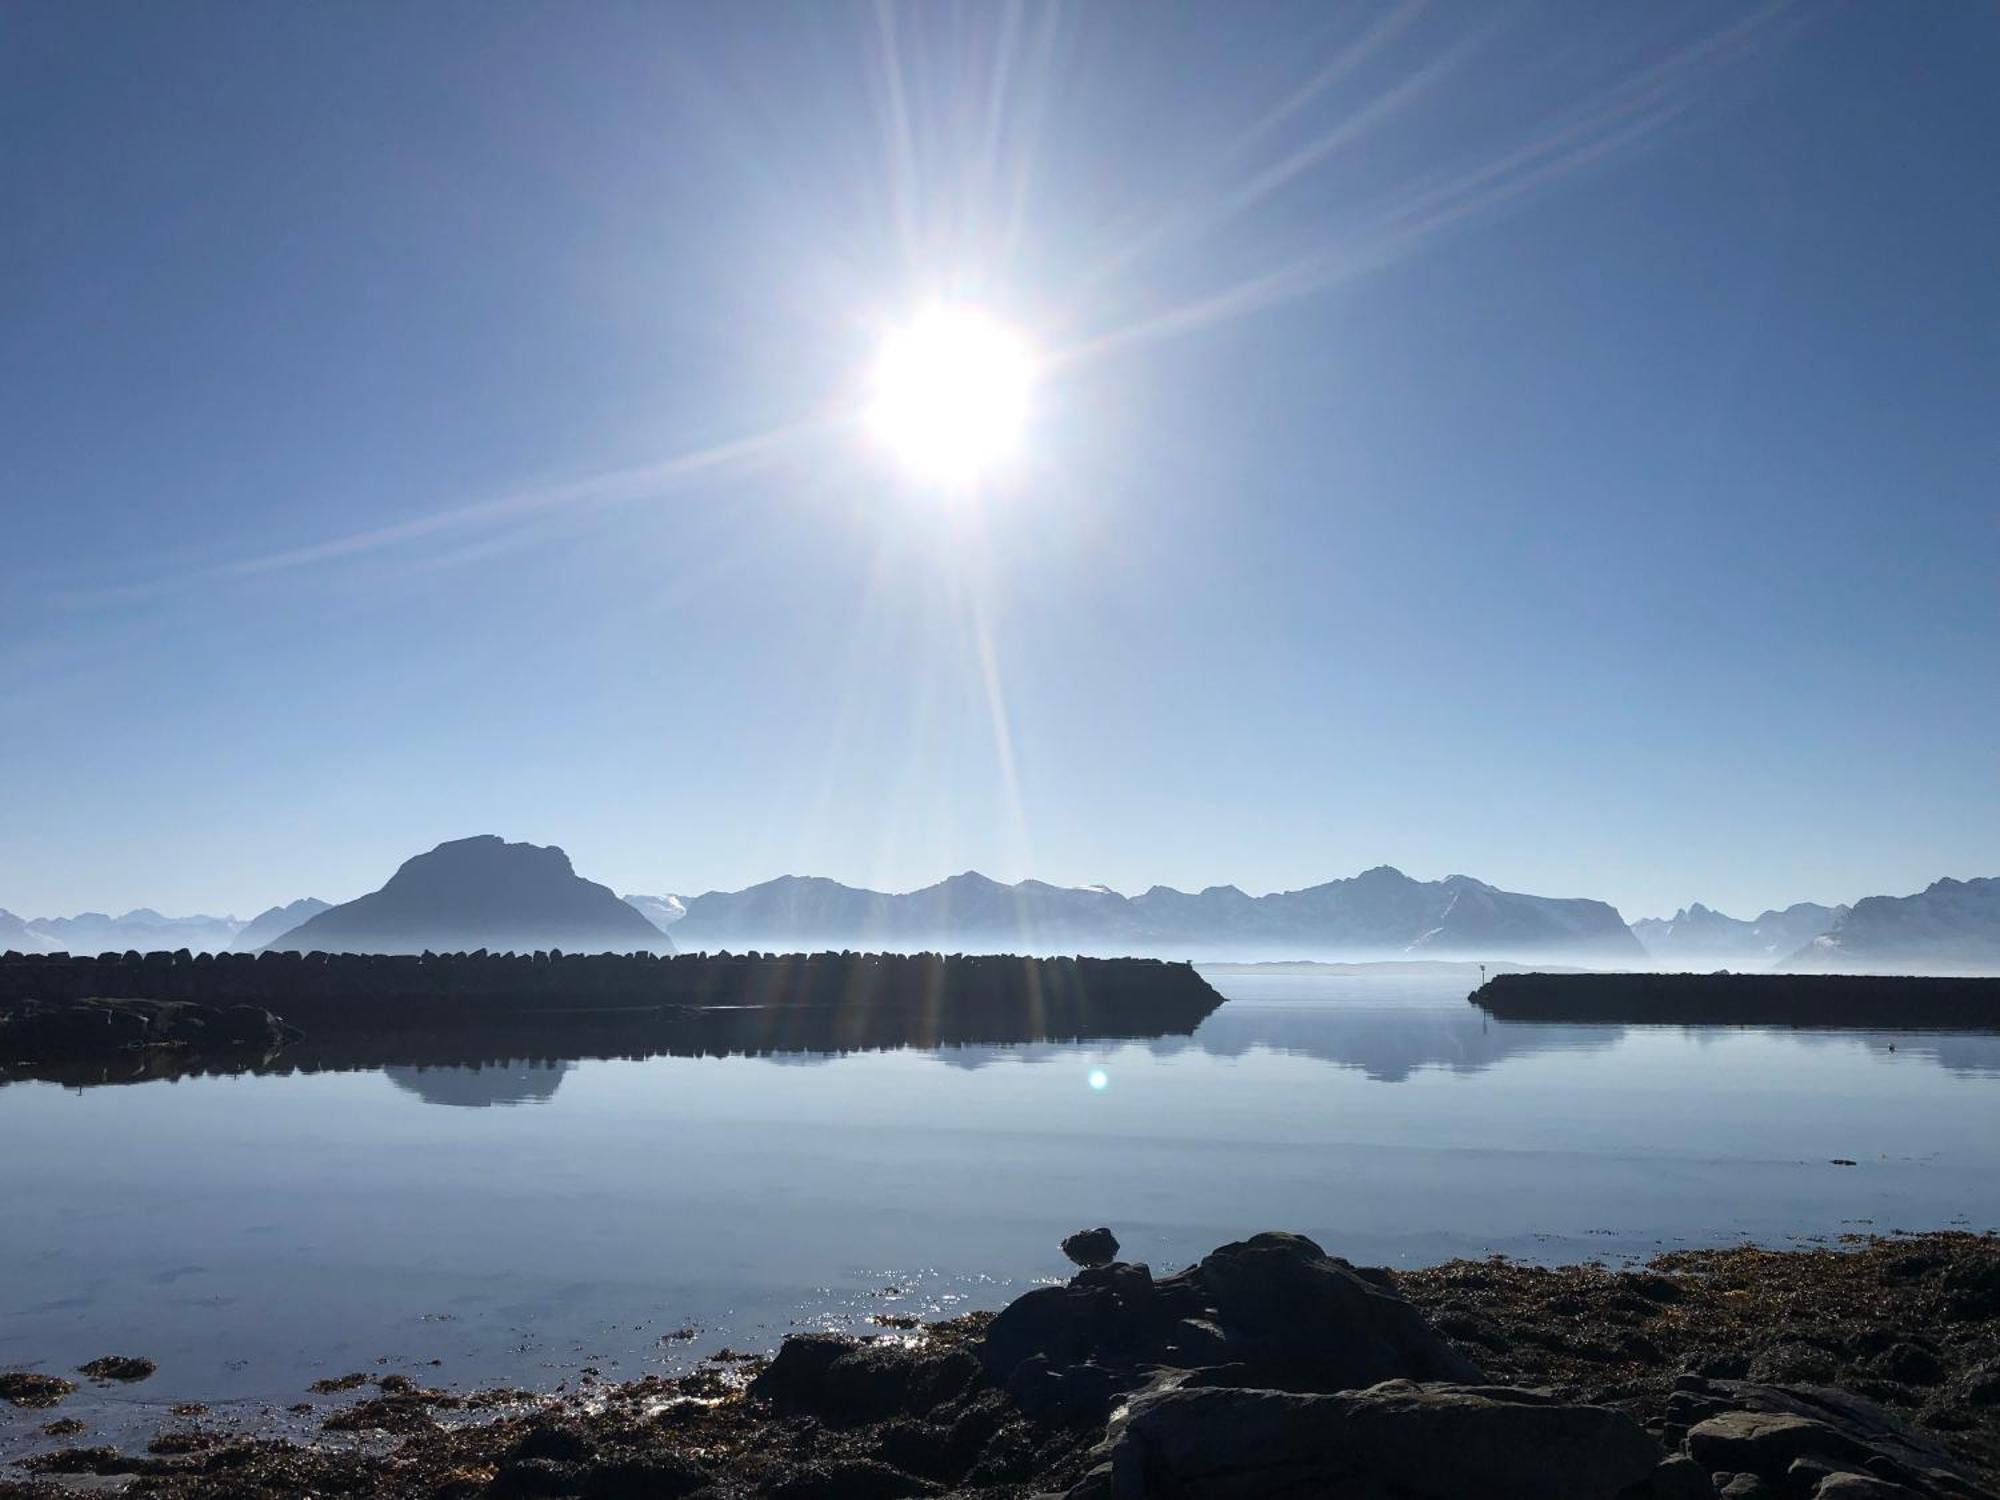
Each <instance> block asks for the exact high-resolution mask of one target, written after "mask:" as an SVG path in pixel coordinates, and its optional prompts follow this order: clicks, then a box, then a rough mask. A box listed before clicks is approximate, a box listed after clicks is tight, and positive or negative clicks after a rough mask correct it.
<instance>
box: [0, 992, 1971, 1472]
mask: <svg viewBox="0 0 2000 1500" xmlns="http://www.w3.org/2000/svg"><path fill="white" fill-rule="evenodd" d="M1217 984H1218V988H1220V989H1221V990H1222V991H1223V993H1224V994H1226V995H1228V996H1229V997H1230V1003H1229V1004H1227V1005H1225V1006H1223V1007H1222V1008H1221V1009H1220V1010H1218V1011H1217V1012H1216V1013H1215V1014H1214V1015H1213V1016H1211V1017H1210V1018H1209V1019H1208V1021H1207V1022H1206V1023H1204V1024H1203V1025H1202V1027H1201V1028H1200V1030H1199V1031H1198V1032H1196V1033H1195V1035H1194V1036H1193V1037H1191V1038H1190V1037H1185V1036H1183V1037H1177V1038H1163V1039H1159V1040H1155V1041H1151V1042H1138V1043H1134V1042H1126V1043H1107V1044H1102V1045H1092V1044H1088V1043H1083V1044H1053V1043H1047V1044H1031V1045H1021V1046H1012V1047H981V1048H972V1047H967V1048H947V1049H943V1050H939V1051H914V1050H911V1051H896V1052H873V1053H855V1054H848V1055H844V1056H825V1055H813V1054H801V1055H792V1056H786V1057H762V1058H749V1057H701V1058H677V1057H657V1058H652V1059H649V1060H646V1061H621V1060H603V1061H595V1060H585V1061H577V1062H564V1063H556V1064H551V1065H533V1064H516V1065H511V1066H507V1067H498V1068H486V1069H478V1070H474V1069H467V1068H437V1069H428V1070H426V1069H417V1068H394V1069H385V1070H375V1071H366V1072H353V1073H320V1074H313V1075H297V1076H282V1075H277V1076H248V1075H246V1076H239V1077H208V1078H190V1079H182V1080H180V1081H176V1082H151V1083H143V1084H136V1085H129V1086H122V1087H107V1088H93V1089H86V1090H72V1089H65V1088H63V1087H60V1086H57V1085H53V1084H44V1083H21V1084H14V1085H11V1086H7V1087H0V1143H4V1146H5V1149H4V1151H0V1205H4V1208H0V1226H4V1230H0V1368H20V1367H35V1368H41V1369H45V1370H49V1371H55V1372H63V1371H67V1370H69V1369H70V1368H72V1367H74V1366H75V1365H77V1364H79V1363H81V1362H82V1361H83V1360H86V1359H89V1358H91V1357H93V1356H95V1355H99V1354H104V1353H107V1352H118V1353H130V1354H143V1355H146V1356H149V1357H151V1358H153V1359H155V1360H157V1361H158V1362H159V1365H160V1370H159V1373H158V1375H157V1376H155V1377H154V1378H153V1379H152V1380H150V1381H148V1382H146V1383H145V1384H143V1385H141V1386H136V1387H131V1388H127V1389H123V1390H119V1391H117V1392H103V1393H99V1394H97V1395H96V1396H95V1397H92V1396H90V1395H89V1394H86V1396H84V1397H82V1398H78V1400H76V1401H73V1402H71V1403H66V1404H65V1406H64V1407H63V1408H62V1410H63V1411H64V1412H68V1411H71V1410H77V1411H79V1412H84V1413H86V1414H87V1413H88V1411H89V1410H90V1406H89V1403H90V1401H91V1400H93V1399H94V1400H95V1401H96V1402H97V1409H98V1410H99V1411H102V1410H103V1409H104V1408H105V1406H106V1403H107V1402H123V1401H128V1400H129V1401H132V1402H137V1403H140V1406H141V1407H142V1408H150V1407H153V1406H155V1405H156V1404H157V1403H163V1402H167V1401H172V1400H179V1399H186V1398H190V1397H201V1398H203V1399H209V1400H214V1399H234V1400H238V1401H244V1402H250V1403H258V1402H269V1403H273V1404H280V1405H281V1404H283V1403H286V1402H290V1401H294V1400H297V1399H299V1397H300V1396H301V1395H302V1394H303V1388H304V1386H305V1385H306V1384H307V1383H308V1382H309V1381H311V1380H313V1379H315V1378H318V1377H320V1376H324V1375H334V1374H340V1373H342V1372H344V1371H347V1370H356V1369H365V1370H368V1371H371V1372H378V1373H379V1372H385V1371H389V1370H401V1371H407V1372H411V1373H414V1374H417V1375H418V1376H419V1377H420V1378H421V1379H423V1380H424V1381H425V1382H426V1383H433V1384H444V1385H451V1386H457V1387H460V1388H470V1387H475V1386H484V1385H491V1384H495V1383H500V1382H514V1383H521V1384H527V1385H535V1386H543V1387H548V1386H553V1385H554V1384H555V1383H556V1382H557V1381H558V1380H565V1379H569V1380H573V1379H574V1378H575V1377H576V1375H577V1373H578V1372H579V1370H580V1369H582V1368H583V1367H584V1366H594V1367H596V1368H597V1369H598V1370H601V1371H602V1372H603V1373H604V1375H605V1376H606V1377H607V1378H629V1377H632V1376H636V1375H638V1374H641V1373H643V1372H645V1371H647V1370H660V1369H665V1368H669V1367H676V1366H683V1365H685V1364H686V1363H688V1362H689V1361H690V1360H691V1359H692V1358H694V1357H696V1356H698V1355H701V1354H707V1353H710V1352H713V1351H714V1350H716V1349H718V1348H720V1347H721V1346H723V1345H725V1344H726V1345H731V1346H734V1347H736V1348H738V1349H751V1350H762V1349H766V1348H769V1347H771V1346H772V1345H774V1344H775V1343H776V1342H777V1340H778V1339H780V1338H781V1337H782V1336H783V1335H784V1334H785V1333H786V1332H787V1331H788V1330H790V1329H792V1328H794V1327H797V1326H831V1327H861V1328H865V1327H867V1326H868V1319H869V1318H870V1316H871V1315H873V1314H876V1313H883V1312H916V1313H920V1314H923V1315H930V1316H934V1315H937V1314H939V1313H943V1312H948V1311H952V1310H962V1309H965V1308H969V1307H977V1306H992V1305H997V1304H999V1303H1001V1302H1004V1301H1005V1300H1006V1299H1007V1298H1009V1297H1010V1296H1012V1295H1013V1294H1015V1293H1016V1292H1018V1291H1019V1290H1020V1289H1021V1288H1022V1287H1024V1286H1026V1285H1028V1284H1029V1283H1031V1282H1032V1281H1033V1280H1035V1279H1038V1278H1046V1277H1050V1276H1055V1275H1059V1274H1061V1273H1062V1271H1063V1269H1064V1266H1063V1262H1062V1260H1061V1258H1060V1256H1059V1255H1058V1254H1057V1253H1056V1251H1055V1248H1054V1247H1055V1243H1056V1241H1057V1239H1059V1238H1060V1236H1061V1235H1062V1234H1064V1233H1066V1232H1067V1231H1069V1230H1072V1229H1075V1228H1078V1227H1080V1226H1082V1225H1087V1224H1097V1223H1108V1224H1110V1225H1111V1226H1113V1228H1114V1229H1115V1230H1116V1231H1117V1233H1118V1235H1119V1237H1120V1239H1121V1240H1122V1241H1123V1242H1124V1245H1125V1253H1126V1254H1127V1255H1128V1256H1130V1257H1131V1258H1135V1259H1144V1260H1148V1261H1150V1262H1152V1263H1153V1264H1154V1266H1155V1267H1156V1268H1164V1267H1171V1266H1175V1265H1179V1264H1182V1263H1185V1262H1186V1261H1188V1260H1190V1259H1192V1258H1194V1257H1196V1256H1199V1255H1200V1254H1201V1253H1203V1252H1204V1251H1206V1250H1207V1249H1209V1248H1211V1247H1212V1246H1214V1245H1216V1244H1217V1243H1220V1242H1221V1241H1224V1240H1227V1239H1231V1238H1235V1237H1239V1236H1240V1235H1242V1234H1244V1233H1247V1232H1250V1231H1253V1230H1256V1229H1260V1228H1274V1227H1275V1228H1290V1229H1298V1230H1302V1231H1304V1232H1306V1233H1308V1234H1311V1235H1312V1236H1313V1237H1315V1238H1316V1239H1318V1240H1319V1241H1320V1242H1321V1243H1322V1244H1324V1245H1326V1246H1327V1247H1328V1248H1329V1249H1331V1250H1333V1251H1335V1252H1337V1253H1339V1254H1343V1255H1346V1256H1348V1257H1349V1258H1351V1259H1354V1260H1357V1261H1364V1262H1375V1263H1386V1264H1390V1265H1416V1264H1424V1263H1428V1262H1431V1261H1435V1260H1438V1259H1441V1258H1444V1257H1447V1256H1453V1255H1483V1254H1488V1253H1491V1252H1494V1251H1500V1252H1504V1253H1506V1254H1510V1255H1516V1256H1522V1257H1533V1258H1538V1259H1546V1260H1565V1259H1578V1258H1583V1257H1589V1256H1603V1257H1607V1258H1619V1257H1625V1256H1632V1255H1642V1254H1646V1253H1650V1252H1652V1251H1654V1250H1656V1249H1659V1248H1663V1247H1669V1246H1677V1245H1686V1244H1714V1243H1727V1242H1733V1241H1738V1240H1742V1239H1745V1238H1750V1239H1756V1240H1759V1241H1764V1242H1768V1243H1773V1244H1783V1243H1787V1242H1794V1241H1797V1240H1801V1239H1812V1238H1816V1237H1834V1236H1838V1235H1840V1234H1842V1233H1846V1232H1856V1231H1870V1230H1875V1231H1887V1230H1890V1229H1898V1228H1901V1229H1912V1230H1915V1229H1928V1228H1936V1227H1940V1226H1947V1225H1970V1226H1972V1227H1976V1228H1987V1227H1991V1226H1993V1225H1994V1224H1996V1223H2000V1036H1990V1035H1960V1034H1928V1035H1915V1034H1904V1033H1894V1032H1870V1033H1859V1032H1844V1033H1819V1032H1809V1031H1770V1030H1743V1029H1725V1028H1699V1029H1680V1028H1641V1027H1620V1026H1606V1027H1578V1026H1539V1025H1504V1024H1500V1023H1497V1022H1491V1021H1488V1020H1486V1019H1485V1018H1484V1016H1483V1015H1482V1013H1481V1012H1479V1011H1477V1010H1475V1009H1474V1008H1473V1007H1471V1006H1469V1005H1468V1004H1466V1002H1465V985H1464V983H1463V982H1462V981H1459V980H1438V979H1428V978H1427V979H1400V978H1399V979H1385V978H1379V977H1319V976H1296V975H1282V976H1251V977H1246V976H1240V975H1230V976H1222V977H1219V978H1218V980H1217ZM1836 1158H1838V1159H1843V1160H1850V1161H1852V1162H1854V1163H1855V1165H1852V1166H1838V1165H1834V1164H1833V1162H1834V1159H1836ZM683 1328H693V1329H694V1330H695V1336H694V1337H693V1338H692V1339H691V1340H688V1339H683V1340H675V1341H669V1342H662V1338H663V1336H664V1335H667V1334H670V1333H672V1332H674V1331H676V1330H681V1329H683ZM433 1360H435V1361H438V1362H439V1363H437V1364H436V1365H432V1364H431V1363H430V1362H431V1361H433ZM0 1412H6V1409H5V1408H0ZM45 1420H47V1414H26V1413H6V1414H5V1415H0V1445H4V1448H5V1449H6V1450H9V1451H19V1449H20V1445H21V1444H22V1443H23V1442H24V1441H27V1440H28V1437H29V1434H31V1433H32V1430H33V1427H34V1426H35V1425H36V1424H38V1423H39V1422H40V1421H45Z"/></svg>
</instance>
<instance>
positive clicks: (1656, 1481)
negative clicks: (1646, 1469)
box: [1646, 1453, 1715, 1500]
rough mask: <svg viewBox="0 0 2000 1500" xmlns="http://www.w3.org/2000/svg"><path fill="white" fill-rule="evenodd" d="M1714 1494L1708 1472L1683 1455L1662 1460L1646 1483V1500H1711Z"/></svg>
mask: <svg viewBox="0 0 2000 1500" xmlns="http://www.w3.org/2000/svg"><path fill="white" fill-rule="evenodd" d="M1714 1494H1715V1486H1714V1485H1713V1484H1711V1483H1710V1482H1709V1477H1708V1470H1706V1469H1704V1468H1703V1467H1702V1466H1701V1465H1700V1464H1698V1463H1696V1462H1695V1461H1694V1460H1693V1459H1691V1458H1689V1457H1688V1456H1687V1455H1686V1454H1685V1453H1676V1454H1674V1455H1673V1456H1672V1457H1670V1458H1667V1459H1664V1460H1663V1461H1662V1462H1661V1463H1659V1464H1658V1465H1657V1466H1656V1467H1655V1468H1654V1470H1653V1473H1652V1477H1651V1478H1650V1479H1648V1480H1647V1481H1646V1500H1711V1497H1712V1496H1713V1495H1714Z"/></svg>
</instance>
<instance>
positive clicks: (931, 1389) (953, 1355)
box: [750, 1334, 978, 1424]
mask: <svg viewBox="0 0 2000 1500" xmlns="http://www.w3.org/2000/svg"><path fill="white" fill-rule="evenodd" d="M977 1374H978V1366H977V1364H976V1363H975V1362H974V1361H973V1359H972V1357H971V1356H970V1355H968V1354H966V1353H964V1352H963V1351H962V1350H945V1351H932V1350H927V1349H922V1348H911V1347H909V1346H907V1345H903V1344H896V1343H886V1342H883V1341H881V1340H876V1339H865V1340H864V1339H853V1338H848V1337H845V1336H843V1335H839V1334H798V1335H794V1336H793V1337H791V1338H788V1339H786V1340H785V1342H784V1343H783V1345H781V1346H780V1347H779V1350H778V1353H777V1357H776V1358H774V1359H773V1360H772V1361H771V1363H770V1364H769V1365H768V1366H767V1367H766V1368H765V1369H764V1370H763V1372H762V1373H761V1374H759V1375H758V1376H757V1378H756V1379H755V1380H753V1381H752V1382H751V1383H750V1394H751V1395H753V1396H760V1397H763V1398H764V1399H766V1400H768V1401H770V1402H771V1403H772V1404H773V1405H775V1406H776V1407H778V1409H779V1410H781V1411H795V1412H810V1413H811V1414H813V1415H814V1416H817V1417H821V1418H823V1419H825V1420H827V1421H831V1422H835V1423H847V1424H851V1423H857V1422H880V1421H885V1420H887V1419H889V1418H891V1417H896V1416H901V1415H905V1414H916V1415H921V1414H922V1413H924V1412H927V1411H930V1410H932V1409H933V1408H935V1407H936V1406H938V1405H939V1404H940V1403H942V1402H944V1401H948V1400H950V1399H951V1398H952V1397H953V1396H955V1395H957V1394H958V1393H959V1392H961V1391H963V1390H964V1389H965V1387H966V1385H967V1384H968V1383H969V1382H970V1381H972V1380H973V1379H974V1378H975V1377H976V1376H977Z"/></svg>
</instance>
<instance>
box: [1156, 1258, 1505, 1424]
mask: <svg viewBox="0 0 2000 1500" xmlns="http://www.w3.org/2000/svg"><path fill="white" fill-rule="evenodd" d="M1182 1274H1183V1276H1185V1277H1186V1278H1188V1279H1189V1280H1190V1281H1192V1283H1193V1284H1194V1285H1196V1286H1198V1287H1199V1288H1200V1290H1201V1292H1202V1294H1203V1298H1204V1300H1205V1301H1206V1302H1207V1303H1208V1305H1210V1306H1212V1307H1213V1309H1214V1319H1213V1321H1214V1322H1215V1323H1216V1325H1217V1326H1218V1327H1220V1328H1221V1330H1222V1333H1223V1337H1224V1340H1225V1343H1226V1344H1227V1346H1228V1348H1229V1349H1230V1351H1231V1352H1232V1354H1233V1355H1234V1356H1235V1357H1237V1358H1239V1359H1247V1360H1251V1361H1258V1362H1278V1363H1282V1364H1288V1365H1292V1366H1294V1367H1305V1368H1309V1369H1311V1370H1312V1371H1313V1372H1314V1375H1315V1378H1316V1379H1318V1380H1319V1381H1320V1382H1321V1388H1322V1389H1327V1390H1337V1389H1342V1388H1346V1387H1353V1386H1366V1385H1372V1384H1374V1383H1376V1382H1377V1381H1381V1380H1391V1379H1396V1378H1399V1377H1400V1378H1408V1379H1412V1380H1456V1381H1476V1380H1478V1379H1479V1372H1478V1370H1476V1369H1475V1368H1474V1367H1473V1366H1472V1364H1471V1362H1470V1361H1468V1360H1467V1359H1466V1358H1465V1357H1464V1356H1463V1355H1461V1354H1460V1353H1458V1351H1457V1350H1455V1349H1453V1348H1452V1347H1451V1346H1450V1345H1449V1344H1447V1343H1446V1342H1445V1341H1444V1339H1443V1338H1442V1337H1440V1336H1439V1335H1438V1333H1437V1332H1436V1330H1434V1329H1433V1328H1432V1327H1431V1326H1430V1324H1429V1323H1427V1322H1426V1321H1425V1320H1424V1317H1423V1315H1422V1314H1421V1313H1419V1312H1418V1311H1417V1310H1416V1309H1415V1308H1414V1307H1412V1306H1411V1305H1410V1304H1409V1303H1408V1302H1406V1301H1404V1300H1403V1298H1402V1296H1401V1295H1400V1294H1399V1293H1397V1292H1394V1291H1392V1290H1389V1289H1386V1288H1384V1287H1381V1286H1378V1285H1374V1284H1371V1283H1370V1282H1368V1281H1366V1280H1364V1279H1363V1278H1361V1277H1360V1276H1357V1275H1356V1274H1355V1273H1354V1270H1353V1268H1352V1267H1351V1266H1349V1265H1348V1264H1347V1263H1346V1262H1345V1261H1341V1260H1337V1259H1335V1258H1334V1257H1332V1256H1329V1255H1328V1254H1327V1253H1326V1252H1325V1251H1323V1250H1321V1249H1320V1247H1319V1246H1318V1245H1316V1244H1314V1243H1313V1242H1312V1241H1311V1240H1309V1239H1306V1238H1305V1237H1304V1236H1303V1235H1295V1234H1259V1235H1254V1236H1252V1237H1251V1238H1250V1239H1248V1240H1244V1241H1241V1242H1239V1243H1236V1244H1230V1245H1224V1246H1223V1247H1222V1248H1220V1249H1219V1250H1215V1251H1212V1252H1211V1253H1210V1254H1209V1255H1208V1256H1206V1257H1205V1258H1204V1259H1203V1260H1202V1261H1201V1263H1200V1264H1199V1265H1197V1266H1196V1267H1195V1268H1194V1269H1193V1270H1192V1271H1189V1272H1184V1273H1182ZM1175 1279H1176V1280H1178V1279H1179V1278H1175Z"/></svg>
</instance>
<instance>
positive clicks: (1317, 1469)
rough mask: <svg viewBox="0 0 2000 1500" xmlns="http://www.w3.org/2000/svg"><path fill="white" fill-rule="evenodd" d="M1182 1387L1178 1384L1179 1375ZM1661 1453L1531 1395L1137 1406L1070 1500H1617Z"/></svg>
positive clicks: (1495, 1392) (1157, 1400)
mask: <svg viewBox="0 0 2000 1500" xmlns="http://www.w3.org/2000/svg"><path fill="white" fill-rule="evenodd" d="M1170 1379H1171V1377H1170ZM1659 1456H1660V1455H1659V1449H1658V1447H1657V1446H1656V1445H1655V1444H1654V1442H1653V1440H1652V1439H1651V1438H1649V1437H1648V1436H1647V1435H1646V1433H1645V1431H1644V1430H1643V1429H1642V1428H1640V1426H1639V1425H1638V1424H1637V1423H1636V1422H1634V1421H1633V1420H1632V1419H1631V1418H1630V1417H1628V1416H1625V1415H1624V1414H1623V1413H1622V1412H1616V1411H1612V1410H1610V1409H1609V1408H1606V1407H1598V1406H1572V1405H1565V1404H1563V1403H1561V1402H1558V1401H1555V1400H1553V1399H1552V1398H1550V1397H1548V1396H1546V1395H1542V1394H1539V1393H1537V1392H1532V1391H1519V1390H1510V1389H1506V1388H1502V1387H1481V1386H1461V1385H1446V1384H1429V1385H1420V1384H1416V1383H1414V1382H1411V1381H1407V1380H1394V1381H1388V1382H1385V1383H1383V1384H1380V1385H1375V1386H1371V1387H1369V1388H1368V1389H1366V1390H1359V1391H1346V1392H1338V1393H1331V1394H1318V1395H1315V1394H1303V1393H1299V1392H1292V1391H1270V1390H1243V1389H1233V1388H1226V1387H1210V1388H1196V1389H1189V1388H1186V1387H1185V1386H1182V1385H1169V1386H1167V1387H1165V1388H1162V1389H1156V1390H1152V1391H1148V1392H1146V1393H1144V1394H1142V1395H1139V1396H1136V1397H1134V1398H1133V1399H1132V1400H1131V1402H1130V1403H1129V1405H1128V1406H1127V1408H1126V1410H1125V1412H1124V1413H1123V1414H1122V1416H1121V1417H1119V1418H1117V1419H1115V1420H1114V1421H1113V1423H1112V1426H1111V1429H1110V1432H1109V1433H1108V1434H1107V1437H1106V1441H1105V1444H1104V1447H1103V1448H1102V1449H1101V1450H1100V1452H1099V1457H1100V1462H1099V1464H1098V1466H1097V1467H1096V1468H1095V1469H1093V1470H1092V1471H1091V1473H1090V1474H1089V1476H1088V1477H1086V1478H1085V1479H1084V1480H1083V1481H1082V1482H1081V1483H1079V1484H1078V1485H1077V1486H1075V1487H1074V1488H1073V1489H1072V1490H1071V1491H1070V1492H1069V1493H1070V1500H1145V1497H1153V1496H1163V1495H1172V1496H1175V1497H1177V1500H1322V1497H1326V1496H1333V1495H1338V1496H1340V1497H1342V1500H1463V1497H1465V1496H1470V1495H1477V1496H1481V1497H1483V1500H1614V1497H1617V1496H1619V1495H1621V1494H1623V1493H1625V1492H1628V1491H1631V1490H1633V1489H1635V1487H1637V1486H1639V1485H1641V1484H1642V1483H1644V1482H1645V1481H1647V1480H1648V1479H1649V1478H1650V1476H1651V1475H1652V1473H1653V1471H1654V1469H1655V1467H1656V1465H1657V1464H1658V1461H1659Z"/></svg>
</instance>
